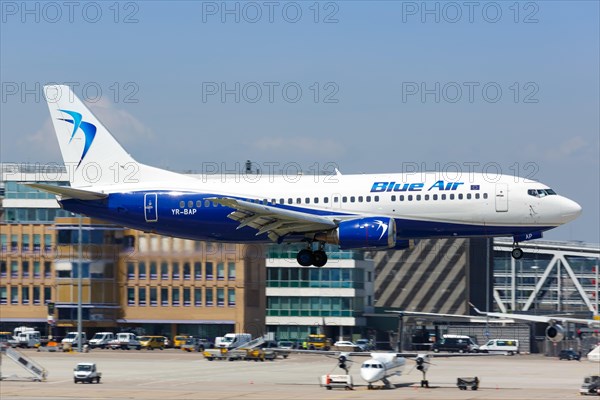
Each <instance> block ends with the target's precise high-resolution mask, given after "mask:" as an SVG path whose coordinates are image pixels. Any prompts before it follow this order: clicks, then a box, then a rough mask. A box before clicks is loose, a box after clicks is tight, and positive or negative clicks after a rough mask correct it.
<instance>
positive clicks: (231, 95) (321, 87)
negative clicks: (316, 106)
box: [202, 81, 340, 104]
mask: <svg viewBox="0 0 600 400" xmlns="http://www.w3.org/2000/svg"><path fill="white" fill-rule="evenodd" d="M339 92H340V86H339V84H338V83H337V82H333V81H329V82H310V83H303V82H295V81H286V82H277V81H265V82H257V81H252V82H223V81H221V82H202V102H203V103H210V102H215V103H279V102H282V103H290V104H292V103H299V102H313V103H324V104H336V103H339V102H340V99H339V96H338V95H339Z"/></svg>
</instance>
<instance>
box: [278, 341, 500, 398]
mask: <svg viewBox="0 0 600 400" xmlns="http://www.w3.org/2000/svg"><path fill="white" fill-rule="evenodd" d="M275 350H276V351H277V349H275ZM282 352H284V351H282ZM285 352H286V353H303V354H318V355H325V356H329V357H331V356H335V357H337V360H338V367H340V368H341V369H343V370H344V371H345V372H346V374H348V373H349V370H350V364H351V363H353V361H352V357H369V359H368V360H366V361H364V362H363V363H362V364H361V366H360V377H361V378H362V379H363V380H364V381H365V382H367V385H368V388H369V389H373V384H374V383H376V382H379V381H381V382H383V384H384V387H386V388H394V386H393V385H392V384H391V382H390V381H389V379H388V378H390V377H392V376H400V375H402V373H403V370H404V367H405V366H406V361H407V360H411V361H414V362H415V368H416V369H417V370H418V371H420V372H421V373H422V374H423V378H422V379H421V387H429V381H428V380H427V371H428V370H429V366H430V365H431V361H430V360H431V358H434V357H436V358H440V357H444V358H445V357H469V356H489V355H491V354H481V353H478V354H455V353H435V354H430V353H389V352H385V353H384V352H371V353H365V352H340V351H321V350H291V351H290V350H285ZM495 355H503V353H498V354H495ZM409 372H410V371H409Z"/></svg>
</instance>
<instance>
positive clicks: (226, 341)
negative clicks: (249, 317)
mask: <svg viewBox="0 0 600 400" xmlns="http://www.w3.org/2000/svg"><path fill="white" fill-rule="evenodd" d="M251 340H252V335H251V334H249V333H228V334H226V335H225V336H223V337H222V338H221V341H220V342H219V345H218V347H220V348H225V349H233V348H236V347H239V346H241V345H243V344H245V343H248V342H249V341H251Z"/></svg>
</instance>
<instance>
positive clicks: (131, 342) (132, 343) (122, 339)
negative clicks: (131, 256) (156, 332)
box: [108, 332, 142, 350]
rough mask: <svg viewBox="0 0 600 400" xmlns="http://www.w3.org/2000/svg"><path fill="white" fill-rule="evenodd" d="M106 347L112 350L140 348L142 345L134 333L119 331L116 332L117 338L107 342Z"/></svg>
mask: <svg viewBox="0 0 600 400" xmlns="http://www.w3.org/2000/svg"><path fill="white" fill-rule="evenodd" d="M108 347H110V348H111V349H113V350H116V349H122V350H131V349H136V350H139V349H141V348H142V345H141V344H140V342H139V340H137V338H136V336H135V334H133V333H131V332H120V333H117V338H116V339H115V340H113V341H111V342H110V343H109V344H108Z"/></svg>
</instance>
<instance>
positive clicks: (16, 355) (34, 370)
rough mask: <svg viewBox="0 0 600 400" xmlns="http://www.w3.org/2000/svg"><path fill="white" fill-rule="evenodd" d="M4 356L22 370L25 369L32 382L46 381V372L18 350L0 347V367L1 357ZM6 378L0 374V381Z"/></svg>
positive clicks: (0, 363)
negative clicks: (31, 376)
mask: <svg viewBox="0 0 600 400" xmlns="http://www.w3.org/2000/svg"><path fill="white" fill-rule="evenodd" d="M2 355H5V356H6V357H8V358H10V359H11V360H13V361H14V362H15V363H17V364H18V365H20V366H21V367H22V368H24V369H26V370H27V372H29V373H30V374H31V375H33V378H31V379H32V380H33V381H37V382H42V381H45V380H46V377H47V376H48V371H46V369H45V368H44V367H42V366H41V365H39V364H38V363H36V362H35V361H33V360H32V359H31V358H29V357H27V356H26V355H24V354H23V353H21V352H20V351H18V350H15V349H13V348H12V347H7V346H0V366H1V365H2V360H1V357H2ZM5 379H6V377H5V376H3V375H2V374H1V373H0V380H5Z"/></svg>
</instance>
